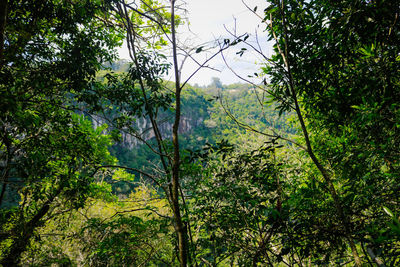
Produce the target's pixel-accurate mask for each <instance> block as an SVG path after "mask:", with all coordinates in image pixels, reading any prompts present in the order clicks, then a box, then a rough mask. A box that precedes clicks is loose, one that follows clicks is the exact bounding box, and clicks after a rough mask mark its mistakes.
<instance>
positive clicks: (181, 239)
mask: <svg viewBox="0 0 400 267" xmlns="http://www.w3.org/2000/svg"><path fill="white" fill-rule="evenodd" d="M171 31H172V52H173V61H174V71H175V121H174V125H173V128H172V143H173V146H174V156H173V160H172V181H171V185H172V188H171V191H172V192H171V198H172V205H173V212H174V218H175V230H176V233H177V235H178V250H179V261H180V265H181V266H182V267H186V266H187V255H188V245H187V234H186V231H187V230H186V228H185V227H184V225H183V222H182V216H181V212H180V208H179V167H180V153H179V134H178V130H179V123H180V119H181V85H180V81H179V66H178V56H177V43H176V32H175V0H171Z"/></svg>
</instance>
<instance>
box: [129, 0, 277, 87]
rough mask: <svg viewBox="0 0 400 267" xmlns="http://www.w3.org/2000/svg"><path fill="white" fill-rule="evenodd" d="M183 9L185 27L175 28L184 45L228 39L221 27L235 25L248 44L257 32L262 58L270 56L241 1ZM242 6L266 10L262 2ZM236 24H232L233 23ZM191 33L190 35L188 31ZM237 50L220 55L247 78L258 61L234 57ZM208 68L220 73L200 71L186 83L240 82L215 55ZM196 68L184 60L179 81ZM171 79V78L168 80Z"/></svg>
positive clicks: (191, 3) (198, 1) (198, 2)
mask: <svg viewBox="0 0 400 267" xmlns="http://www.w3.org/2000/svg"><path fill="white" fill-rule="evenodd" d="M185 1H186V4H187V5H186V9H187V10H188V18H189V25H183V26H181V27H180V28H179V29H178V32H179V33H180V35H179V39H180V40H185V41H182V42H184V43H185V44H189V45H190V46H193V47H199V46H200V45H201V44H202V43H205V42H210V41H214V40H215V39H216V38H220V37H222V38H227V37H230V36H229V34H228V33H227V31H226V30H225V28H224V25H225V27H227V28H228V29H229V30H233V29H234V28H235V24H236V31H237V33H238V34H244V33H246V32H247V33H249V34H251V37H250V38H249V39H248V41H252V40H255V39H254V36H255V34H254V33H255V31H256V30H257V29H258V30H257V32H258V36H259V40H260V45H261V47H262V49H263V52H264V53H265V54H266V55H270V47H271V46H270V45H269V44H267V42H266V37H265V36H266V34H265V33H264V32H263V29H264V28H265V24H264V25H260V26H259V27H257V26H258V25H259V24H260V19H259V18H258V17H257V16H255V15H254V14H252V12H251V11H249V10H248V9H247V8H246V6H245V5H244V4H243V3H242V0H185ZM245 1H246V3H247V4H248V5H249V6H250V7H251V8H254V7H255V6H258V9H257V13H259V14H260V15H262V11H263V10H264V9H265V8H266V1H265V0H245ZM235 22H236V23H235ZM189 29H190V31H191V32H192V33H190V31H189ZM238 50H240V47H239V46H234V47H232V48H230V49H229V50H228V51H226V52H224V55H226V58H227V59H228V61H229V64H230V66H231V67H233V68H234V69H235V71H236V72H237V73H240V74H241V75H242V76H244V77H247V75H250V74H253V73H254V72H259V66H258V65H257V63H259V62H261V60H259V57H257V56H255V55H254V54H252V53H245V54H244V55H243V56H242V57H239V56H237V55H236V52H237V51H238ZM125 54H126V52H125V51H121V57H126V56H125ZM210 55H211V54H210V53H204V52H202V53H199V54H196V55H195V56H196V60H198V61H199V62H202V61H203V60H204V59H205V58H207V57H209V56H210ZM208 65H209V66H210V67H213V68H217V69H219V70H220V71H221V72H218V71H213V70H210V69H202V70H200V71H199V72H197V73H196V75H195V76H193V78H191V80H190V81H189V83H190V84H195V83H197V84H199V85H207V84H209V83H210V82H211V78H212V77H219V78H220V79H221V81H222V82H223V83H224V84H230V83H234V82H238V81H240V79H238V78H237V77H236V76H235V75H234V74H233V73H232V72H231V71H230V70H229V69H228V68H227V67H226V65H225V63H224V62H223V60H222V57H221V56H220V55H218V56H217V57H216V58H214V59H213V60H212V61H210V62H209V64H208ZM196 67H197V65H196V64H195V63H194V62H193V61H191V60H187V61H186V62H185V65H184V68H183V71H182V81H185V80H186V78H187V77H189V76H190V75H191V74H192V72H193V70H195V69H196ZM168 78H170V79H171V80H172V78H171V77H168Z"/></svg>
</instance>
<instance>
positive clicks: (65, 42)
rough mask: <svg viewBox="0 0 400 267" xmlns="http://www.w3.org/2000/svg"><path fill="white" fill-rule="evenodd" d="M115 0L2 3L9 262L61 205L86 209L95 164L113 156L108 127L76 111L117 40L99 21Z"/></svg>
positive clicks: (0, 73) (5, 247) (2, 147)
mask: <svg viewBox="0 0 400 267" xmlns="http://www.w3.org/2000/svg"><path fill="white" fill-rule="evenodd" d="M110 3H111V2H110V1H81V2H79V3H72V2H59V1H9V2H7V1H2V15H4V17H2V30H3V32H2V36H3V33H4V36H5V41H4V43H1V51H2V53H1V54H0V56H1V58H0V61H1V69H0V77H1V78H0V79H1V85H0V94H1V99H2V102H1V105H0V110H1V112H0V113H1V115H0V120H1V133H0V138H1V140H0V142H1V143H0V161H1V162H2V167H1V173H2V176H1V186H2V187H1V195H0V205H1V204H3V203H4V201H5V196H6V193H7V190H8V189H10V186H9V185H14V186H13V187H16V190H14V191H12V190H8V193H10V194H20V196H21V201H20V204H19V205H16V203H14V207H13V208H3V207H2V208H1V215H2V217H1V218H2V219H1V220H2V229H1V231H2V233H1V238H0V242H1V244H2V245H1V258H2V259H1V263H2V264H4V265H7V266H9V265H16V264H18V261H19V259H20V255H21V253H22V252H24V251H25V250H26V248H27V245H28V244H29V241H30V240H31V238H33V237H34V236H35V234H36V233H37V229H38V227H40V226H41V225H43V223H44V222H45V221H46V220H48V219H49V218H50V217H51V216H55V214H54V210H55V209H56V208H57V209H59V210H61V212H64V211H65V210H68V209H76V208H79V207H81V206H82V205H83V204H84V202H85V199H86V198H87V197H88V195H89V194H90V193H91V190H92V183H93V182H94V181H95V177H96V174H98V168H97V167H96V165H99V164H104V163H108V164H110V163H111V162H113V161H114V160H113V159H112V158H111V157H110V155H109V152H108V151H107V147H108V146H109V145H110V143H111V140H110V138H109V137H106V136H104V135H103V134H102V131H103V130H104V127H102V128H98V129H97V130H94V129H93V128H92V126H91V123H90V122H88V121H87V120H85V119H84V118H82V117H81V116H78V115H77V114H75V111H76V110H77V109H78V108H79V105H78V104H77V103H79V96H80V94H81V92H82V91H83V90H84V89H86V88H89V87H90V86H91V84H92V82H93V81H94V80H95V78H96V77H95V73H96V71H97V70H99V69H100V67H101V65H102V63H103V62H105V61H110V60H112V59H113V58H114V53H113V50H112V49H113V47H115V46H116V45H118V44H119V41H120V38H119V37H118V32H117V31H116V30H115V29H111V28H108V27H107V26H106V25H105V24H104V23H103V22H102V17H103V16H104V12H105V11H107V10H109V9H110ZM3 5H5V8H4V6H3ZM3 13H4V14H3ZM4 18H5V19H4ZM89 140H90V141H89Z"/></svg>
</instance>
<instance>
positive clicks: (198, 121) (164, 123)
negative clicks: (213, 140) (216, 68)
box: [92, 114, 204, 149]
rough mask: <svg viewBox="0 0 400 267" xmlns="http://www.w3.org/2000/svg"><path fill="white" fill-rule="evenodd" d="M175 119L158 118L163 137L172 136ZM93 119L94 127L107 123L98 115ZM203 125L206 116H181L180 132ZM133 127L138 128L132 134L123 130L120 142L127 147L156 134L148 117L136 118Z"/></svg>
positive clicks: (184, 132) (190, 130) (187, 132)
mask: <svg viewBox="0 0 400 267" xmlns="http://www.w3.org/2000/svg"><path fill="white" fill-rule="evenodd" d="M191 115H194V114H191ZM173 119H174V118H173V117H171V116H169V117H164V118H161V119H158V120H157V122H158V127H159V129H160V132H161V135H162V137H163V138H169V137H171V136H172V126H173ZM92 121H93V127H95V128H97V127H99V126H100V125H102V124H104V123H106V121H105V120H104V119H102V118H101V117H98V116H93V120H92ZM203 125H204V118H202V117H195V116H181V120H180V126H179V133H180V134H189V133H191V132H192V131H193V130H194V129H195V128H197V127H202V126H203ZM132 128H134V129H135V130H136V133H135V134H131V133H129V132H128V131H126V130H125V131H121V141H120V144H121V145H122V146H123V147H125V148H129V149H132V148H134V147H136V146H137V145H138V144H141V143H142V142H141V141H140V139H142V140H144V141H147V140H150V139H152V138H153V137H154V136H155V134H154V130H153V127H152V125H151V121H150V119H148V118H138V119H136V122H135V124H134V125H132Z"/></svg>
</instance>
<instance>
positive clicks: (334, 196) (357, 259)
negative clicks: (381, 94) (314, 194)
mask: <svg viewBox="0 0 400 267" xmlns="http://www.w3.org/2000/svg"><path fill="white" fill-rule="evenodd" d="M280 10H281V15H282V23H283V25H282V26H283V29H284V35H285V43H284V45H285V51H284V52H282V50H280V52H281V55H282V57H283V59H284V62H285V65H286V70H287V73H288V78H289V87H290V93H291V95H292V98H293V101H294V104H295V110H296V114H297V117H298V119H299V122H300V125H301V129H302V131H303V135H304V139H305V141H306V145H307V153H308V155H309V156H310V158H311V159H312V161H313V163H314V164H315V166H316V167H317V168H318V170H319V171H320V173H321V174H322V176H323V177H324V180H325V182H326V183H327V185H328V190H329V193H330V194H331V196H332V199H333V202H334V205H335V208H336V210H337V212H338V215H339V218H340V219H341V220H342V221H343V225H344V228H345V235H346V238H347V240H348V242H349V245H350V248H351V251H352V254H353V257H354V261H355V264H356V266H358V267H361V259H360V257H359V255H358V252H357V248H356V246H355V243H354V240H353V238H352V237H351V230H350V221H349V218H348V217H347V216H346V215H345V213H344V210H343V207H342V204H341V202H340V199H339V196H338V195H337V193H336V189H335V187H334V185H333V182H332V177H331V175H330V174H329V172H328V171H327V170H326V169H325V167H324V166H323V165H322V164H321V162H320V161H319V159H318V158H317V157H316V155H315V154H314V151H313V149H312V146H311V142H310V139H309V135H308V131H307V128H306V125H305V123H304V119H303V116H302V114H301V110H300V106H299V103H298V100H297V94H296V93H297V92H296V89H295V83H294V79H293V76H292V72H291V65H290V58H289V51H288V46H287V42H288V40H289V39H288V38H289V35H288V32H287V27H286V19H285V13H284V0H282V6H281V8H280ZM278 45H279V44H278Z"/></svg>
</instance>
